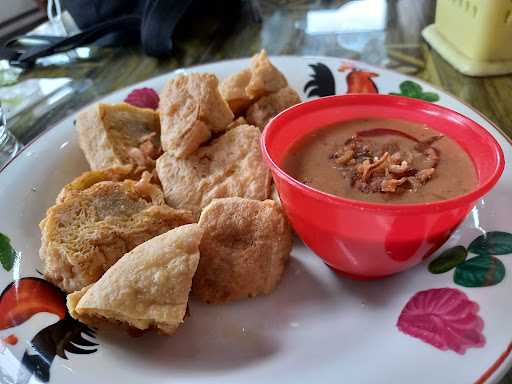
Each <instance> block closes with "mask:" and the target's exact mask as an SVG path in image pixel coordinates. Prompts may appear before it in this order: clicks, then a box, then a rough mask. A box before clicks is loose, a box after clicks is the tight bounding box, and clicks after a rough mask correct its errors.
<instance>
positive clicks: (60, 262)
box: [39, 173, 193, 292]
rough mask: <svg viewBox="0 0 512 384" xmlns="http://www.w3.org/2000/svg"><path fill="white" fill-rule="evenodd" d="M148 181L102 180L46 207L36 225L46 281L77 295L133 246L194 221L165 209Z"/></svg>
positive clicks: (157, 190) (159, 193) (188, 215)
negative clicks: (41, 219) (43, 216)
mask: <svg viewBox="0 0 512 384" xmlns="http://www.w3.org/2000/svg"><path fill="white" fill-rule="evenodd" d="M149 178H150V176H149V174H148V173H145V174H144V176H143V177H142V179H141V180H140V181H133V180H125V181H121V182H116V181H102V182H99V183H96V184H94V185H93V186H91V187H89V188H87V189H85V190H83V191H81V192H77V193H74V195H73V196H70V197H69V198H65V199H64V201H63V202H60V203H58V204H56V205H54V206H53V207H51V208H49V209H48V212H47V215H46V218H45V219H44V220H43V221H41V223H40V228H41V233H42V240H41V242H42V244H41V249H40V251H39V254H40V256H41V258H42V259H43V261H44V263H45V273H44V276H45V278H46V279H47V280H49V281H51V282H53V283H54V284H56V285H57V286H59V287H61V288H62V289H63V290H64V291H66V292H72V291H76V290H79V289H81V288H83V287H85V286H86V285H88V284H91V283H94V282H95V281H97V280H98V279H99V278H100V277H101V276H102V275H103V273H105V271H106V270H107V269H109V268H110V267H111V266H112V265H113V264H114V263H115V262H116V261H117V260H118V259H119V258H120V257H121V256H122V255H124V254H125V253H126V252H129V251H131V250H132V249H133V248H135V247H136V246H137V245H139V244H141V243H143V242H145V241H146V240H149V239H151V238H152V237H155V236H157V235H159V234H161V233H164V232H167V231H168V230H170V229H172V228H175V227H177V226H180V225H184V224H188V223H191V222H193V217H192V215H191V213H190V212H188V211H182V210H176V209H173V208H171V207H169V206H167V205H165V203H164V197H163V194H162V191H161V190H160V188H159V187H157V186H156V185H153V184H151V183H149Z"/></svg>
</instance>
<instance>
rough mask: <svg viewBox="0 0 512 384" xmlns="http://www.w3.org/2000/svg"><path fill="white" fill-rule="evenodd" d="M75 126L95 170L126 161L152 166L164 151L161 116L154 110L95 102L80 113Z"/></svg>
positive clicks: (89, 161) (88, 160)
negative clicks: (161, 137)
mask: <svg viewBox="0 0 512 384" xmlns="http://www.w3.org/2000/svg"><path fill="white" fill-rule="evenodd" d="M76 129H77V131H78V142H79V144H80V148H82V151H83V152H84V155H85V158H86V159H87V162H88V163H89V166H90V167H91V169H93V170H95V169H101V168H108V167H115V166H120V165H126V164H136V165H139V166H142V167H145V168H148V169H151V168H154V166H155V160H156V159H157V158H158V157H159V156H160V154H161V146H160V119H159V117H158V113H157V112H155V111H153V110H152V109H147V108H138V107H134V106H132V105H130V104H126V103H119V104H103V103H99V104H95V105H92V106H90V107H89V108H87V109H85V110H83V111H82V112H80V113H79V114H78V115H77V118H76Z"/></svg>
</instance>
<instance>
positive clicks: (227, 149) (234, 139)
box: [156, 125, 271, 217]
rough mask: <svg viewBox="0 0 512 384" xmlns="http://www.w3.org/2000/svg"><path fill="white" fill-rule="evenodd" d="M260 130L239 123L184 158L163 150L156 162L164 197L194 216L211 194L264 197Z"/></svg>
mask: <svg viewBox="0 0 512 384" xmlns="http://www.w3.org/2000/svg"><path fill="white" fill-rule="evenodd" d="M259 138H260V131H259V129H258V128H256V127H253V126H250V125H242V126H239V127H236V128H233V129H232V130H230V131H228V132H226V133H225V134H224V135H222V136H220V137H219V138H217V139H215V140H213V141H212V142H211V144H209V145H207V146H204V147H201V148H199V149H198V150H197V152H195V153H194V154H193V155H191V156H189V157H188V158H186V159H178V158H176V157H175V156H173V155H172V154H170V153H165V154H164V155H163V156H162V157H160V158H159V159H158V161H157V164H156V170H157V173H158V177H159V178H160V182H161V183H162V186H163V190H164V195H165V200H166V201H167V203H168V204H169V205H170V206H172V207H175V208H181V209H188V210H190V211H192V212H193V213H194V215H195V216H196V217H197V216H199V213H200V211H201V209H202V208H203V207H205V206H206V205H208V203H210V202H211V201H212V200H213V199H214V198H219V197H231V196H240V197H247V198H250V199H256V200H264V199H266V198H267V197H268V196H269V194H270V182H271V176H270V172H269V171H268V169H267V167H266V166H265V164H264V163H263V160H262V158H261V153H260V148H259Z"/></svg>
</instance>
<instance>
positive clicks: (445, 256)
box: [428, 245, 468, 274]
mask: <svg viewBox="0 0 512 384" xmlns="http://www.w3.org/2000/svg"><path fill="white" fill-rule="evenodd" d="M467 255H468V251H466V248H465V247H463V246H462V245H457V246H456V247H452V248H448V249H447V250H445V251H443V252H442V253H441V254H440V255H439V257H437V258H435V259H434V260H432V261H431V262H430V264H429V265H428V270H429V271H430V272H431V273H434V274H439V273H445V272H448V271H449V270H450V269H452V268H455V267H456V266H457V265H459V264H460V263H462V262H464V260H466V256H467Z"/></svg>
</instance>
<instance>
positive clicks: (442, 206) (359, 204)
mask: <svg viewBox="0 0 512 384" xmlns="http://www.w3.org/2000/svg"><path fill="white" fill-rule="evenodd" d="M340 99H341V100H352V101H353V102H354V101H356V102H357V100H358V99H361V101H363V100H364V101H365V103H364V104H368V103H370V102H371V101H372V100H380V101H381V102H382V100H385V99H388V100H390V102H392V103H393V104H394V106H395V107H398V106H400V107H407V106H414V107H415V109H416V110H419V109H421V110H423V111H425V110H433V109H435V110H438V111H441V112H445V113H449V114H452V115H455V116H457V117H458V118H459V119H462V120H464V121H468V122H470V123H471V124H472V125H473V128H476V130H477V132H478V133H479V134H480V135H482V136H483V137H485V139H486V140H487V141H488V142H489V143H490V145H491V146H492V147H494V151H495V153H496V155H497V162H496V167H495V169H494V171H493V173H492V175H491V176H490V177H488V179H486V180H484V181H483V182H482V183H479V184H478V186H477V188H475V189H474V190H472V191H471V192H468V193H465V194H463V195H459V196H455V197H452V198H451V199H447V200H439V201H431V202H425V203H414V204H393V203H391V204H388V203H373V202H367V201H363V200H355V199H349V198H345V197H341V196H337V195H332V194H330V193H327V192H323V191H320V190H318V189H315V188H312V187H309V186H307V185H305V184H303V183H301V182H300V181H298V180H296V179H294V178H293V177H292V176H290V175H288V174H287V173H286V172H285V171H284V170H283V169H282V168H281V167H279V166H278V165H277V164H276V163H275V162H274V160H273V159H272V157H271V155H270V153H269V152H268V148H267V141H268V137H269V135H270V132H271V131H272V130H274V129H275V128H276V127H278V126H279V124H280V123H281V122H282V121H283V120H284V119H288V118H289V117H296V116H297V115H301V114H304V113H308V112H310V111H313V110H315V111H316V110H317V109H315V107H320V108H321V106H322V105H323V106H324V108H329V106H327V107H325V105H328V104H329V103H332V102H333V100H340ZM260 149H261V153H262V156H263V159H264V161H265V162H266V164H267V166H268V167H269V168H270V170H271V171H272V172H273V173H275V174H277V175H278V176H279V177H280V178H282V179H284V180H285V181H286V182H287V183H288V184H291V185H292V186H293V187H294V188H296V189H298V190H300V191H301V192H302V193H304V194H306V195H307V196H309V197H312V198H314V199H316V200H321V201H323V202H326V203H329V204H334V205H338V206H344V207H350V208H353V209H364V210H369V211H379V212H382V213H383V212H389V213H393V214H398V213H423V212H428V211H436V212H438V211H444V210H449V209H454V208H459V207H461V206H464V205H469V204H472V203H473V202H475V201H476V200H478V199H479V198H480V197H482V196H483V195H485V194H486V193H487V192H489V191H490V190H491V189H492V188H493V187H494V185H495V184H496V183H497V182H498V180H499V178H500V177H501V175H502V173H503V170H504V168H505V157H504V154H503V150H502V148H501V146H500V145H499V143H498V141H497V140H496V139H495V138H494V136H493V135H492V134H491V133H490V132H489V131H487V129H485V128H484V127H482V126H481V125H480V124H478V123H477V122H476V121H474V120H472V119H470V118H469V117H467V116H465V115H463V114H461V113H459V112H457V111H455V110H453V109H450V108H447V107H444V106H441V105H438V104H434V103H430V102H427V101H423V100H418V99H413V98H409V97H404V96H397V95H381V94H364V93H361V94H342V95H332V96H325V97H320V98H317V99H313V100H307V101H304V102H302V103H299V104H296V105H294V106H292V107H290V108H287V109H285V110H284V111H282V112H281V113H279V114H278V115H277V116H275V117H274V118H273V119H271V120H270V121H269V122H268V123H267V125H266V126H265V128H264V129H263V133H262V135H261V138H260Z"/></svg>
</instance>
